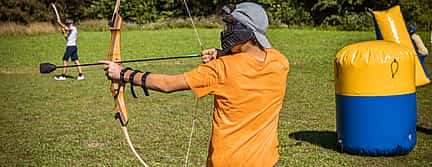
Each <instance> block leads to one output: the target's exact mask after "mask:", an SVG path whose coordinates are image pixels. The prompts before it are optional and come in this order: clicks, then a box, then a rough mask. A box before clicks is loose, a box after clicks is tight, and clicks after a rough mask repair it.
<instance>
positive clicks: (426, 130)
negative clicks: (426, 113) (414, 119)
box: [416, 126, 432, 135]
mask: <svg viewBox="0 0 432 167" xmlns="http://www.w3.org/2000/svg"><path fill="white" fill-rule="evenodd" d="M416 129H417V131H418V132H422V133H424V134H427V135H432V129H427V128H424V127H421V126H417V128H416Z"/></svg>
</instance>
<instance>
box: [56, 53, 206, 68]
mask: <svg viewBox="0 0 432 167" xmlns="http://www.w3.org/2000/svg"><path fill="white" fill-rule="evenodd" d="M195 57H201V55H200V54H191V55H185V56H174V57H159V58H146V59H138V60H125V61H119V62H115V63H120V64H123V63H133V62H145V61H159V60H172V59H187V58H195ZM97 65H102V63H89V64H80V65H68V66H57V67H56V68H67V67H84V66H97Z"/></svg>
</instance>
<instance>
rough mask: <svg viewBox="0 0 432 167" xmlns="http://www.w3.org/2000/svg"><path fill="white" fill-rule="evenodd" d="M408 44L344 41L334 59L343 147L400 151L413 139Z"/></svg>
mask: <svg viewBox="0 0 432 167" xmlns="http://www.w3.org/2000/svg"><path fill="white" fill-rule="evenodd" d="M416 57H417V56H415V53H414V52H412V49H411V48H408V47H406V46H404V45H400V44H398V43H395V42H390V41H384V40H375V41H366V42H359V43H355V44H351V45H348V46H346V47H344V48H342V49H341V50H339V52H338V53H337V55H336V60H335V62H334V70H335V87H336V129H337V144H338V147H339V149H342V150H341V151H343V152H348V153H353V154H361V155H372V156H380V155H400V154H406V153H408V152H410V151H411V150H412V149H413V148H414V146H415V144H416V93H415V92H416V86H415V80H414V78H415V76H414V60H415V58H416Z"/></svg>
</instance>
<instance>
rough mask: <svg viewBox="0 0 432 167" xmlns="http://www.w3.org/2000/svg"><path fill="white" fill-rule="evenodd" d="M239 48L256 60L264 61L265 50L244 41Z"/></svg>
mask: <svg viewBox="0 0 432 167" xmlns="http://www.w3.org/2000/svg"><path fill="white" fill-rule="evenodd" d="M241 50H242V52H244V53H247V54H248V55H250V56H252V57H254V58H255V59H257V60H258V61H265V58H266V52H265V51H264V50H262V49H261V48H260V47H258V46H255V45H252V44H250V43H246V44H244V45H243V46H242V47H241Z"/></svg>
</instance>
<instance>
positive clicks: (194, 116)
mask: <svg viewBox="0 0 432 167" xmlns="http://www.w3.org/2000/svg"><path fill="white" fill-rule="evenodd" d="M183 3H184V6H185V8H186V12H187V14H188V16H189V20H190V22H191V23H192V28H193V30H194V32H195V37H196V39H197V41H198V44H199V47H200V48H201V50H204V45H203V43H202V41H201V37H200V35H199V33H198V30H197V28H196V26H195V22H194V21H193V18H192V14H191V11H190V10H189V5H188V3H187V1H186V0H183ZM198 103H199V98H197V99H196V102H195V109H194V110H195V111H194V113H193V116H192V127H191V132H190V135H189V143H188V148H187V152H186V158H185V165H184V166H185V167H187V166H188V164H189V154H190V149H191V147H192V137H193V133H194V129H195V123H196V115H197V112H198Z"/></svg>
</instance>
